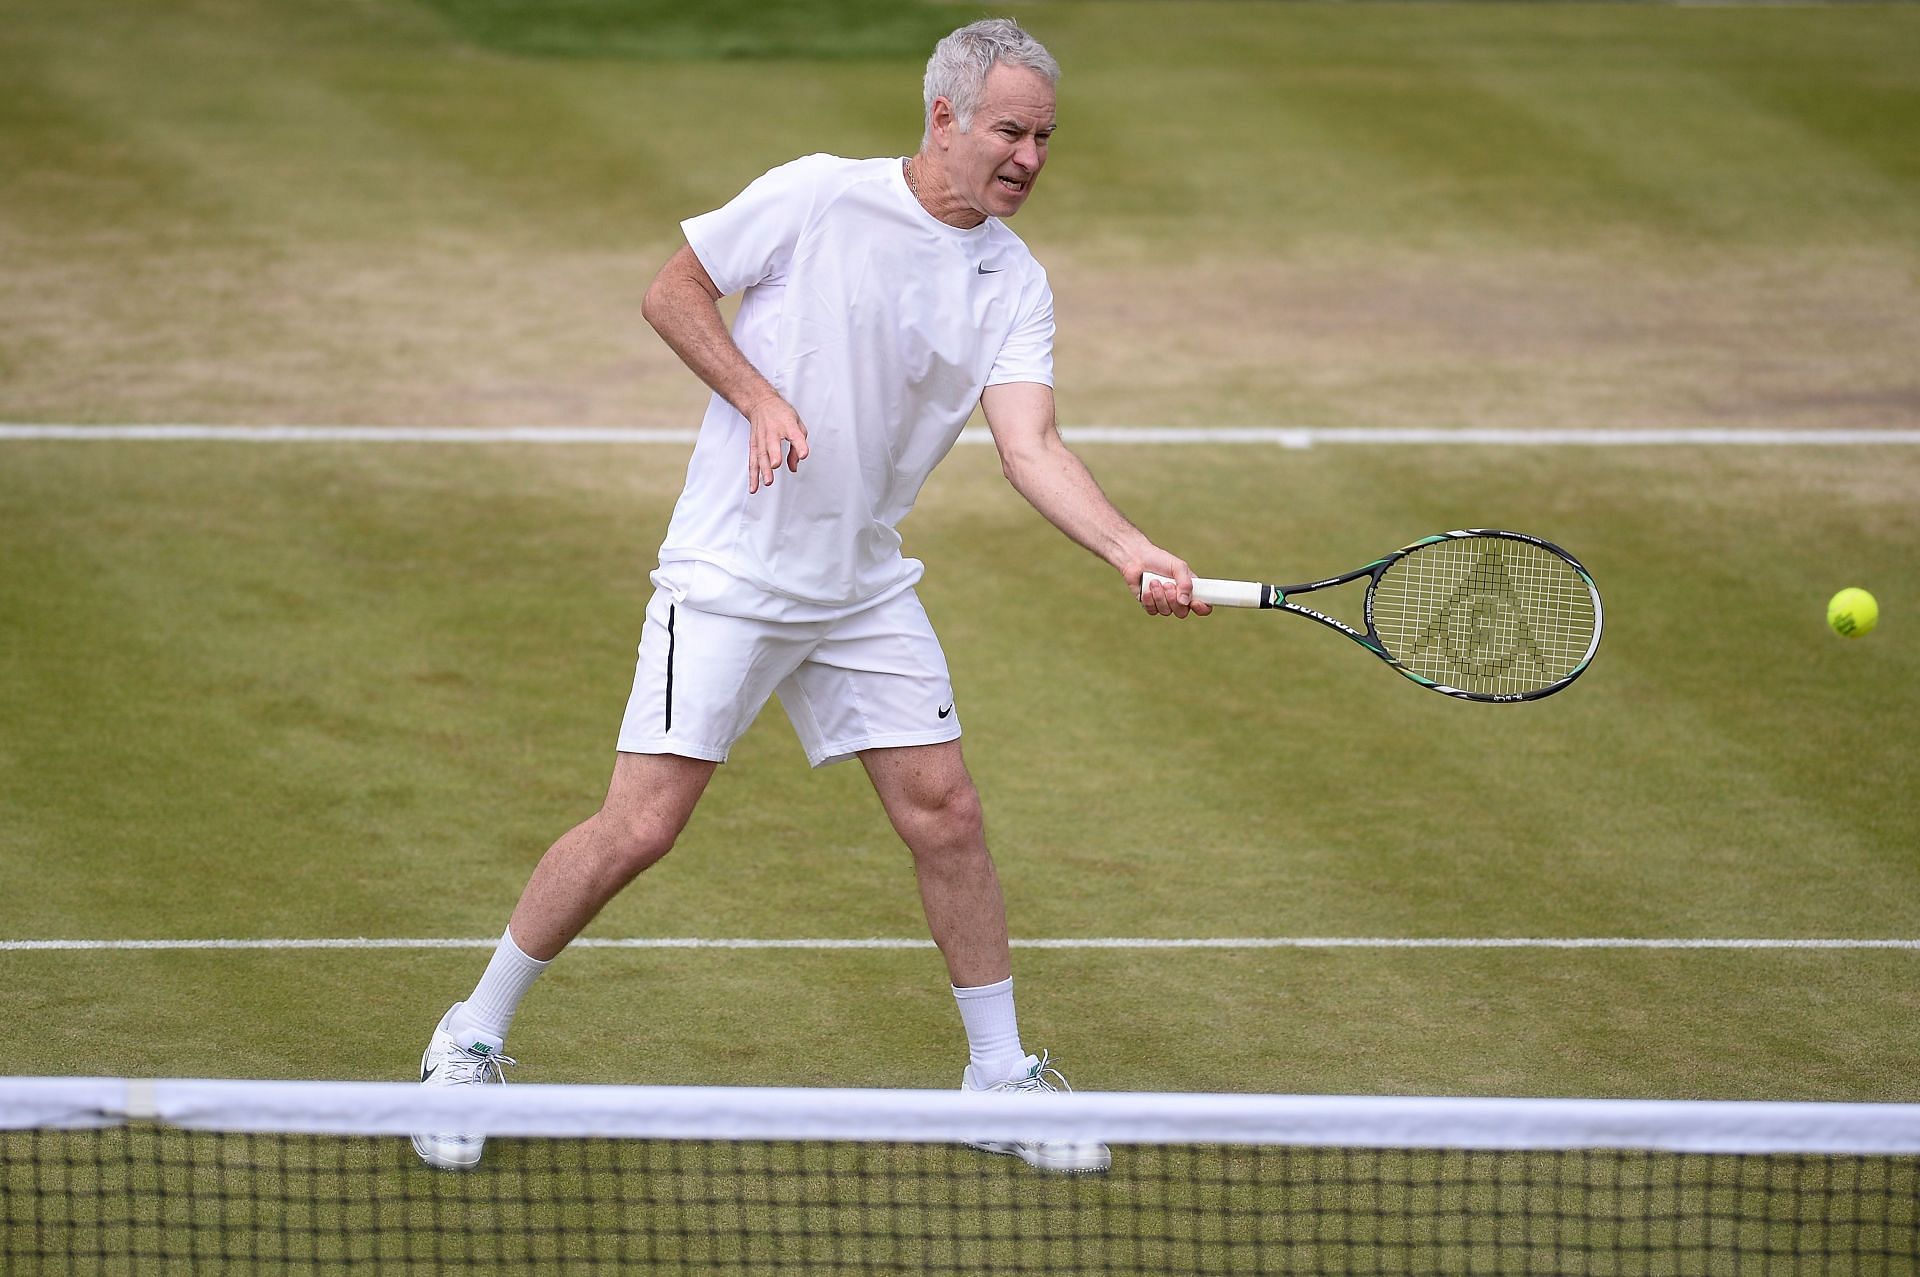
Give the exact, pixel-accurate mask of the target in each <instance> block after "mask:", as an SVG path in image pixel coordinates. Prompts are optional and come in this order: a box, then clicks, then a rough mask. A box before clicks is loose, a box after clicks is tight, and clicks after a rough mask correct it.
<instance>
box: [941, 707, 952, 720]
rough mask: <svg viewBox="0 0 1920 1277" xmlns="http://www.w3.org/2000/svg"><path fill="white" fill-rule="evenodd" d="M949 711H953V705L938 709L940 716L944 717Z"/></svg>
mask: <svg viewBox="0 0 1920 1277" xmlns="http://www.w3.org/2000/svg"><path fill="white" fill-rule="evenodd" d="M951 713H953V706H952V705H951V704H949V705H948V706H947V707H946V708H945V709H943V710H941V711H940V717H942V718H945V717H946V716H947V715H949V714H951Z"/></svg>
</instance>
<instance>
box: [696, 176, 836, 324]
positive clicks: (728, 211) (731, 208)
mask: <svg viewBox="0 0 1920 1277" xmlns="http://www.w3.org/2000/svg"><path fill="white" fill-rule="evenodd" d="M832 163H833V157H832V156H828V155H809V156H806V157H805V158H803V159H798V160H794V161H792V162H791V163H788V164H782V165H781V166H780V167H778V168H775V169H770V170H768V171H767V172H766V173H764V174H762V175H761V176H759V177H757V178H755V179H754V180H753V182H752V183H751V184H750V185H749V186H748V187H747V189H746V190H744V191H741V192H740V193H739V194H738V195H736V196H734V197H733V199H731V200H729V201H728V202H727V203H726V204H724V205H722V206H721V207H720V208H717V209H715V210H713V211H712V212H711V213H702V214H700V215H699V216H698V217H689V218H688V219H687V220H686V221H684V222H682V223H680V229H681V230H682V231H683V232H685V234H686V237H687V244H688V246H689V247H691V248H692V249H693V253H694V256H696V257H698V258H699V259H700V264H701V265H702V266H704V267H706V270H707V276H708V278H710V279H712V280H713V283H714V287H716V288H718V289H719V290H720V295H721V296H723V297H727V296H731V295H732V294H734V293H738V292H741V291H743V290H745V289H748V288H751V287H753V286H754V285H755V284H764V283H766V282H768V281H769V280H778V279H780V278H782V277H783V276H785V275H786V273H787V269H788V267H789V266H790V265H791V264H792V262H793V249H794V245H795V244H797V243H799V241H800V233H801V231H802V230H804V229H805V228H806V225H807V220H808V218H809V217H810V216H811V214H812V212H813V207H814V203H815V199H816V196H817V194H818V192H819V189H820V186H821V183H822V180H823V179H824V177H825V176H826V170H827V168H828V167H829V166H830V165H831V164H832Z"/></svg>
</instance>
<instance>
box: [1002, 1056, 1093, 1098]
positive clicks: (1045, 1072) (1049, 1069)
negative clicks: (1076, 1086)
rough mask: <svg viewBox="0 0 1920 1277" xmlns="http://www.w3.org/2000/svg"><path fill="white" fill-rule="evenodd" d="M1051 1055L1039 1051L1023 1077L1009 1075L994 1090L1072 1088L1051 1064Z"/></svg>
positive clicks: (1063, 1089) (1055, 1089)
mask: <svg viewBox="0 0 1920 1277" xmlns="http://www.w3.org/2000/svg"><path fill="white" fill-rule="evenodd" d="M1030 1058H1031V1057H1030ZM1052 1059H1053V1057H1052V1056H1050V1055H1048V1054H1047V1052H1046V1051H1044V1050H1043V1051H1041V1052H1040V1058H1039V1059H1037V1060H1034V1062H1033V1067H1032V1068H1030V1069H1028V1070H1027V1075H1026V1076H1025V1077H1010V1078H1008V1079H1007V1080H1006V1081H1004V1082H1002V1083H1000V1084H999V1085H998V1086H996V1087H994V1088H992V1089H994V1090H996V1091H1066V1092H1071V1091H1072V1090H1073V1088H1072V1087H1071V1086H1069V1085H1067V1079H1066V1078H1065V1077H1064V1076H1062V1074H1061V1072H1060V1070H1059V1069H1056V1068H1054V1067H1053V1066H1052V1063H1051V1061H1052Z"/></svg>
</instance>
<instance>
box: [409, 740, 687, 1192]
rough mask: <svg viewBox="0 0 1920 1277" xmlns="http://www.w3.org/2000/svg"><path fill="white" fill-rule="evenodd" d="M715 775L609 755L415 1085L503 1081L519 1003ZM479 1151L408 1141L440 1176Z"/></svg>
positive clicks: (452, 1143) (438, 1032)
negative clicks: (583, 814) (603, 779)
mask: <svg viewBox="0 0 1920 1277" xmlns="http://www.w3.org/2000/svg"><path fill="white" fill-rule="evenodd" d="M715 766H717V764H715V763H710V762H706V761H703V760H699V759H691V758H680V757H677V756H675V755H672V754H634V753H622V754H620V755H618V756H617V758H616V761H615V762H614V767H613V780H612V782H611V783H610V784H609V785H608V786H607V797H606V800H605V801H604V802H603V803H602V804H601V806H600V810H599V811H598V812H595V813H594V814H593V816H591V817H589V818H588V819H587V820H585V821H583V822H581V823H580V824H578V825H576V826H574V828H573V829H571V830H569V831H568V832H567V834H566V835H565V836H563V837H562V838H561V839H560V841H558V842H556V843H554V844H553V846H552V847H551V848H549V849H548V850H547V854H546V855H545V856H543V857H541V859H540V863H539V865H538V866H536V867H535V868H534V871H533V877H532V878H531V879H529V880H528V882H527V886H526V890H524V891H523V892H522V893H521V895H520V903H519V905H518V906H517V907H516V908H515V909H514V911H513V918H512V921H511V922H510V923H509V924H508V926H507V933H506V935H504V936H502V937H501V938H500V944H499V946H498V947H497V948H496V949H495V950H494V953H493V958H492V960H491V961H490V962H488V963H487V969H486V971H485V973H484V974H482V975H481V977H480V983H479V984H478V985H476V986H475V987H474V990H473V992H472V993H471V994H470V995H468V997H467V999H466V1001H464V1002H458V1003H455V1004H454V1006H453V1007H452V1009H450V1010H449V1011H448V1012H447V1013H446V1014H445V1015H444V1016H442V1017H441V1018H440V1023H439V1025H438V1026H436V1027H435V1029H434V1031H433V1036H432V1038H430V1039H429V1040H428V1043H427V1049H426V1051H425V1052H424V1053H423V1054H422V1055H421V1057H420V1080H421V1082H422V1083H424V1084H426V1085H429V1086H466V1085H472V1084H477V1083H488V1082H503V1081H505V1080H506V1079H505V1078H504V1077H503V1076H502V1075H501V1072H500V1066H501V1064H503V1063H512V1061H511V1060H508V1059H506V1057H505V1056H503V1055H502V1054H501V1052H502V1049H503V1048H504V1046H505V1045H506V1036H507V1030H508V1028H509V1027H510V1026H511V1025H512V1023H513V1016H514V1012H515V1011H516V1010H517V1009H518V1007H519V1005H520V999H521V998H522V997H524V996H525V995H526V992H527V990H528V989H529V988H531V987H532V985H533V982H534V980H535V979H536V978H537V977H538V976H539V975H540V973H541V972H542V971H544V970H545V969H546V967H547V964H548V963H550V962H551V961H553V959H554V958H555V957H556V956H558V954H559V952H560V950H561V949H563V948H565V947H566V945H567V943H568V942H569V941H571V940H572V939H573V938H574V936H576V935H578V934H579V933H580V929H581V928H582V927H585V926H586V925H587V923H589V922H591V921H593V917H594V915H595V914H597V913H599V912H600V908H601V906H603V905H605V904H606V903H607V901H609V900H611V899H613V897H614V896H616V895H618V894H619V892H620V889H621V888H622V887H624V886H626V885H627V884H628V883H629V882H632V881H633V879H634V878H635V877H636V876H637V875H638V874H639V873H640V872H641V871H642V870H644V869H646V868H647V866H649V865H651V864H653V863H654V862H655V861H657V860H659V859H660V857H662V856H664V855H666V854H667V852H668V851H669V850H671V849H672V847H673V843H674V840H675V839H676V838H678V837H679V835H680V831H681V830H682V829H683V828H685V827H686V823H687V818H688V817H689V816H691V815H692V814H693V808H694V804H695V803H697V802H699V801H700V795H701V793H702V792H704V791H705V789H706V787H707V781H708V780H709V779H711V778H712V776H713V769H714V767H715ZM485 1146H486V1138H485V1137H484V1136H480V1135H469V1134H464V1133H460V1132H439V1133H423V1134H418V1135H415V1136H414V1137H413V1147H414V1150H415V1151H416V1152H418V1153H419V1154H420V1156H421V1158H422V1159H423V1160H425V1161H426V1162H427V1163H428V1164H429V1165H432V1166H440V1167H447V1168H460V1167H468V1166H472V1165H474V1164H475V1163H477V1162H478V1161H479V1160H480V1154H481V1150H482V1149H483V1148H485Z"/></svg>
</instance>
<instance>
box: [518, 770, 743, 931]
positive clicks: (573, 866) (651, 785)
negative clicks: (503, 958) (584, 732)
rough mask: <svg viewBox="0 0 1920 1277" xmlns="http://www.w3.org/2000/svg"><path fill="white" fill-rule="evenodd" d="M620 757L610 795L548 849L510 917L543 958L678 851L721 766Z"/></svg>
mask: <svg viewBox="0 0 1920 1277" xmlns="http://www.w3.org/2000/svg"><path fill="white" fill-rule="evenodd" d="M614 757H615V761H614V764H613V780H612V781H611V782H610V783H609V784H608V786H607V797H606V801H605V802H603V803H602V804H601V806H600V810H599V811H597V812H595V813H594V814H593V815H592V816H589V817H588V818H587V819H586V820H584V821H582V822H581V823H580V824H578V825H575V826H574V827H573V828H572V829H571V830H569V831H568V832H567V833H566V834H565V835H563V836H562V837H561V839H560V840H559V841H558V842H556V843H554V844H553V846H552V847H550V848H548V850H547V854H546V855H544V856H542V857H541V858H540V863H539V864H538V865H537V866H535V868H534V871H533V877H532V878H530V879H528V881H527V886H526V890H524V891H523V892H521V893H520V903H519V904H518V905H516V906H515V907H514V910H513V917H512V919H511V920H510V921H509V923H508V924H507V925H508V929H509V930H511V931H512V932H513V937H514V939H515V940H516V941H517V942H518V943H519V945H520V947H521V949H522V950H524V951H525V952H526V954H527V956H528V957H530V958H533V959H535V960H537V961H542V962H550V961H552V960H553V958H554V957H555V956H556V955H557V954H558V953H559V952H560V950H561V949H563V948H565V947H566V946H567V944H568V942H569V941H571V940H572V939H573V938H574V937H575V936H577V935H579V934H580V931H581V929H582V928H583V927H585V926H586V925H587V924H588V923H589V922H591V921H593V918H594V915H595V914H597V913H599V912H600V910H601V908H602V907H604V906H605V905H606V903H607V902H608V901H609V900H612V899H613V898H614V897H615V896H617V895H619V894H620V890H621V888H623V887H625V886H626V885H627V884H628V883H630V882H632V881H633V880H634V878H635V877H637V876H638V875H639V874H640V872H641V871H642V870H644V869H646V868H647V867H648V866H650V865H652V864H653V863H654V862H656V861H658V860H659V859H660V858H661V857H662V856H664V855H666V854H667V852H668V851H670V850H672V848H673V844H674V840H675V839H677V838H679V836H680V831H681V830H683V829H685V828H686V826H687V820H688V818H689V817H691V816H692V815H693V808H694V805H695V804H696V803H698V802H699V801H700V795H701V794H703V793H704V792H706V788H707V782H708V781H709V780H711V779H712V778H713V771H714V768H715V767H717V766H719V764H718V763H711V762H708V761H706V760H705V759H701V758H681V757H679V756H678V755H674V754H617V755H615V756H614Z"/></svg>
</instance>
